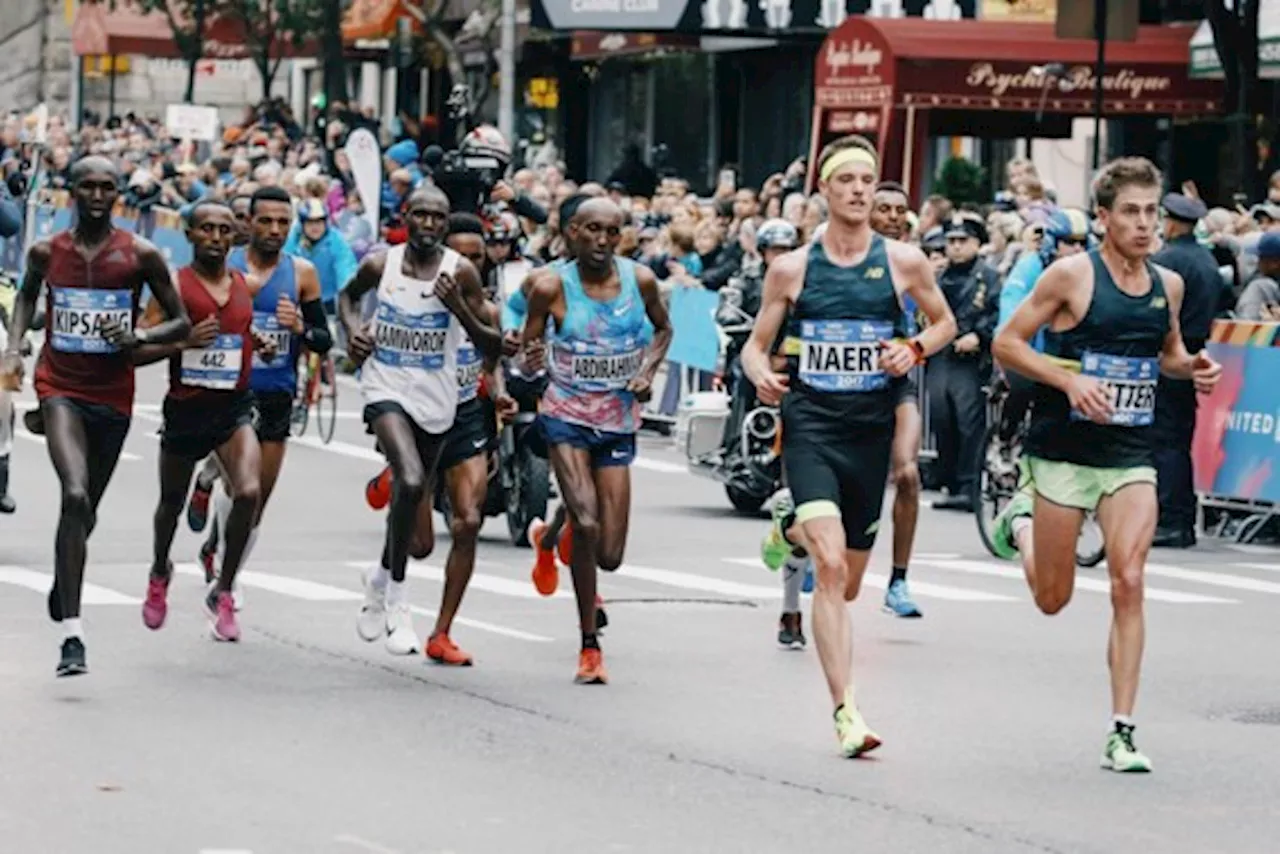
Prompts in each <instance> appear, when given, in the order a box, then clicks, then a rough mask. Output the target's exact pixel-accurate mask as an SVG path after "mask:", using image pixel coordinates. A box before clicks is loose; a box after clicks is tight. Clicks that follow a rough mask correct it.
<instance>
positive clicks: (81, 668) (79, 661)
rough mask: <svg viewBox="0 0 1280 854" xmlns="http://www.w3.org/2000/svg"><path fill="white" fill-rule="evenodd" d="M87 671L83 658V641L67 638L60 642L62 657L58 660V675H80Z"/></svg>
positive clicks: (87, 667)
mask: <svg viewBox="0 0 1280 854" xmlns="http://www.w3.org/2000/svg"><path fill="white" fill-rule="evenodd" d="M88 672H89V666H88V665H87V664H85V660H84V641H82V640H80V638H67V639H66V640H64V641H63V642H62V658H61V659H60V660H59V661H58V675H59V676H81V675H83V674H85V673H88Z"/></svg>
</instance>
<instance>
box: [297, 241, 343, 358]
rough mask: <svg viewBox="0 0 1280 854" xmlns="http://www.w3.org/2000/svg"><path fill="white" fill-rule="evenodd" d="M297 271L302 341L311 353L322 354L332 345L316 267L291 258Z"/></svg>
mask: <svg viewBox="0 0 1280 854" xmlns="http://www.w3.org/2000/svg"><path fill="white" fill-rule="evenodd" d="M293 263H294V268H295V269H296V270H297V271H298V308H299V309H301V310H302V343H303V345H304V346H305V347H306V348H307V349H308V350H310V351H311V352H313V353H319V354H320V355H322V356H323V355H324V354H325V353H328V352H329V348H331V347H332V346H333V333H331V332H330V331H329V318H328V317H326V316H325V313H324V304H323V303H322V302H321V301H320V277H319V276H318V275H316V267H315V265H314V264H312V263H311V262H310V261H306V260H303V259H302V258H295V259H293Z"/></svg>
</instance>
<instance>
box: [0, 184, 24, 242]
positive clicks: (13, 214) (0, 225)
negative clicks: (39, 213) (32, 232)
mask: <svg viewBox="0 0 1280 854" xmlns="http://www.w3.org/2000/svg"><path fill="white" fill-rule="evenodd" d="M21 230H22V206H21V205H19V204H18V203H17V202H15V201H14V200H13V198H12V197H10V195H9V188H8V187H5V186H4V185H3V184H0V237H4V238H9V237H14V236H16V235H17V233H18V232H19V231H21Z"/></svg>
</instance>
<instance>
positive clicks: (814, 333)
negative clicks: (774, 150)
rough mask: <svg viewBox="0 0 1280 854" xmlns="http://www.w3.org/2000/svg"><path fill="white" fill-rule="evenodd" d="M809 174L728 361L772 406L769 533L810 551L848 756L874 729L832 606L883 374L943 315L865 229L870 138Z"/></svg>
mask: <svg viewBox="0 0 1280 854" xmlns="http://www.w3.org/2000/svg"><path fill="white" fill-rule="evenodd" d="M818 176H819V182H818V188H819V190H820V191H821V193H822V195H823V196H824V197H825V198H826V200H827V205H828V207H829V209H830V219H829V220H828V225H827V229H826V232H825V233H824V234H823V236H822V239H821V240H819V241H817V242H815V243H814V244H812V245H811V246H805V247H802V248H800V249H798V250H796V251H795V252H790V253H788V254H786V255H783V256H782V257H781V258H779V259H778V260H776V261H775V262H774V263H773V264H772V265H771V266H770V267H769V270H768V272H767V273H766V275H765V283H764V296H763V300H762V304H761V308H760V313H759V314H758V315H757V316H756V325H755V330H754V332H753V333H752V336H751V340H750V341H748V343H747V345H746V347H745V348H744V349H743V354H742V363H743V368H744V369H745V370H746V372H747V375H748V377H750V379H751V381H752V383H754V384H755V386H756V389H757V392H758V394H759V396H760V399H761V400H762V401H763V402H765V403H767V404H774V403H777V402H779V401H780V400H781V402H782V422H783V428H782V443H783V450H782V460H783V465H784V466H785V468H786V479H787V483H788V484H789V485H790V487H791V493H792V498H793V500H794V505H795V510H794V511H791V512H785V513H782V512H775V513H774V531H773V532H772V533H771V535H770V537H771V538H772V539H774V540H778V539H785V540H786V541H787V542H789V543H792V544H794V545H796V546H800V547H803V548H804V549H805V550H807V551H808V552H809V554H810V555H812V556H813V559H814V564H815V566H816V568H817V576H818V583H817V589H816V590H815V592H814V597H813V615H812V623H813V634H814V639H815V641H816V643H817V647H818V657H819V659H820V661H821V662H822V669H823V671H824V672H825V674H826V677H827V687H828V688H829V689H830V691H831V699H832V701H833V703H834V704H835V725H836V734H837V736H838V738H839V739H840V745H841V749H842V750H843V752H844V754H845V755H846V756H849V757H853V756H858V755H859V754H862V753H865V752H867V751H868V750H872V749H874V748H875V747H877V746H878V745H879V744H880V739H879V737H878V736H876V735H875V734H874V733H873V732H872V731H871V730H870V729H869V728H868V727H867V725H866V723H865V722H864V721H863V720H862V716H861V714H859V712H858V709H857V706H856V704H855V701H854V690H853V679H852V669H853V649H852V637H851V629H850V624H849V614H848V610H847V609H846V604H845V603H846V602H851V601H853V599H854V598H855V597H856V596H857V595H858V589H859V587H860V586H861V584H862V575H863V573H864V572H865V571H866V568H867V560H868V558H869V557H870V555H871V546H872V544H873V543H874V542H875V538H876V532H877V529H878V528H879V524H880V521H879V520H880V508H881V504H882V503H883V501H884V490H885V481H886V480H887V478H888V474H889V458H890V448H891V445H892V442H893V429H894V407H895V406H896V405H897V403H898V386H897V385H896V384H897V383H899V382H902V377H904V376H905V375H906V374H907V372H908V371H910V370H911V368H913V367H914V366H915V365H917V364H920V363H921V362H922V361H923V360H924V359H925V358H926V357H927V356H929V355H931V354H933V353H935V352H937V351H938V350H940V349H941V348H942V347H944V346H946V344H947V343H948V342H950V341H951V339H952V338H953V337H955V329H956V324H955V318H954V317H953V316H952V314H951V311H950V309H948V308H947V303H946V300H945V299H944V298H943V296H942V293H941V291H939V290H938V287H937V283H936V282H935V281H934V277H933V270H932V269H931V268H930V266H929V263H928V261H927V260H926V259H925V257H924V255H923V254H922V253H921V252H920V250H919V249H916V248H915V247H912V246H909V245H907V244H905V243H900V242H898V241H896V240H885V239H884V238H882V237H880V236H879V235H877V234H875V233H874V232H873V231H872V230H871V226H870V221H869V218H870V214H871V205H872V197H873V195H874V192H875V187H876V182H877V181H878V180H879V177H880V176H879V161H878V158H877V156H876V153H875V148H874V147H873V146H872V145H871V143H869V142H867V140H865V139H863V138H862V137H857V136H850V137H844V138H842V139H839V140H837V141H836V142H833V143H831V144H830V145H828V146H827V147H826V148H824V149H823V150H822V152H821V154H820V155H819V157H818ZM905 294H910V296H911V297H912V298H913V299H914V300H915V303H916V304H917V305H918V306H919V307H920V309H921V310H922V311H923V312H924V313H925V315H926V316H927V317H928V318H929V320H930V326H929V328H928V329H926V330H925V331H924V332H922V333H921V334H920V335H918V336H916V337H915V338H912V339H909V340H907V339H905V337H904V336H903V333H902V329H901V327H902V297H903V296H904V295H905ZM789 311H790V312H791V315H792V319H791V321H790V325H791V328H790V329H789V332H790V335H791V336H793V337H796V338H798V339H799V340H800V348H799V349H800V352H799V358H798V359H797V360H795V361H794V362H793V363H792V367H791V370H790V371H789V373H788V374H779V373H775V372H774V370H773V368H772V366H771V364H770V359H769V354H770V350H771V349H772V344H773V342H774V340H775V339H776V337H777V334H778V331H779V329H780V328H781V326H782V324H783V321H784V319H785V318H786V316H787V313H788V312H789ZM788 390H790V393H789V394H788V393H787V392H788ZM784 396H785V398H784ZM766 547H768V544H767V545H766Z"/></svg>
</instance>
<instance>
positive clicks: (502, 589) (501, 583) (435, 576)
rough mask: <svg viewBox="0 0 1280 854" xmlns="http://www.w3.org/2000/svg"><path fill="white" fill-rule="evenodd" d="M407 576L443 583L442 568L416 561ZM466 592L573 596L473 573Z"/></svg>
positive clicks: (522, 596) (353, 564)
mask: <svg viewBox="0 0 1280 854" xmlns="http://www.w3.org/2000/svg"><path fill="white" fill-rule="evenodd" d="M368 565H369V563H368V561H364V562H361V561H355V560H353V561H347V566H349V567H351V568H352V569H363V568H364V567H367V566H368ZM408 570H409V574H410V575H411V576H413V577H414V578H425V579H427V580H430V581H440V582H443V581H444V568H443V567H440V566H435V565H432V564H428V563H423V562H422V561H418V560H411V561H409V566H408ZM467 589H468V590H484V591H486V592H488V593H496V594H498V595H499V596H511V597H514V598H516V599H544V598H546V599H550V598H555V599H571V598H572V597H573V594H571V593H567V592H565V591H564V590H557V591H556V592H555V595H554V596H553V597H552V596H547V597H544V596H543V595H542V594H540V593H539V592H538V591H537V590H535V589H534V588H533V583H532V582H530V581H517V580H515V579H512V578H503V577H501V576H497V575H486V574H485V573H482V572H473V573H472V574H471V581H469V582H468V583H467Z"/></svg>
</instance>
